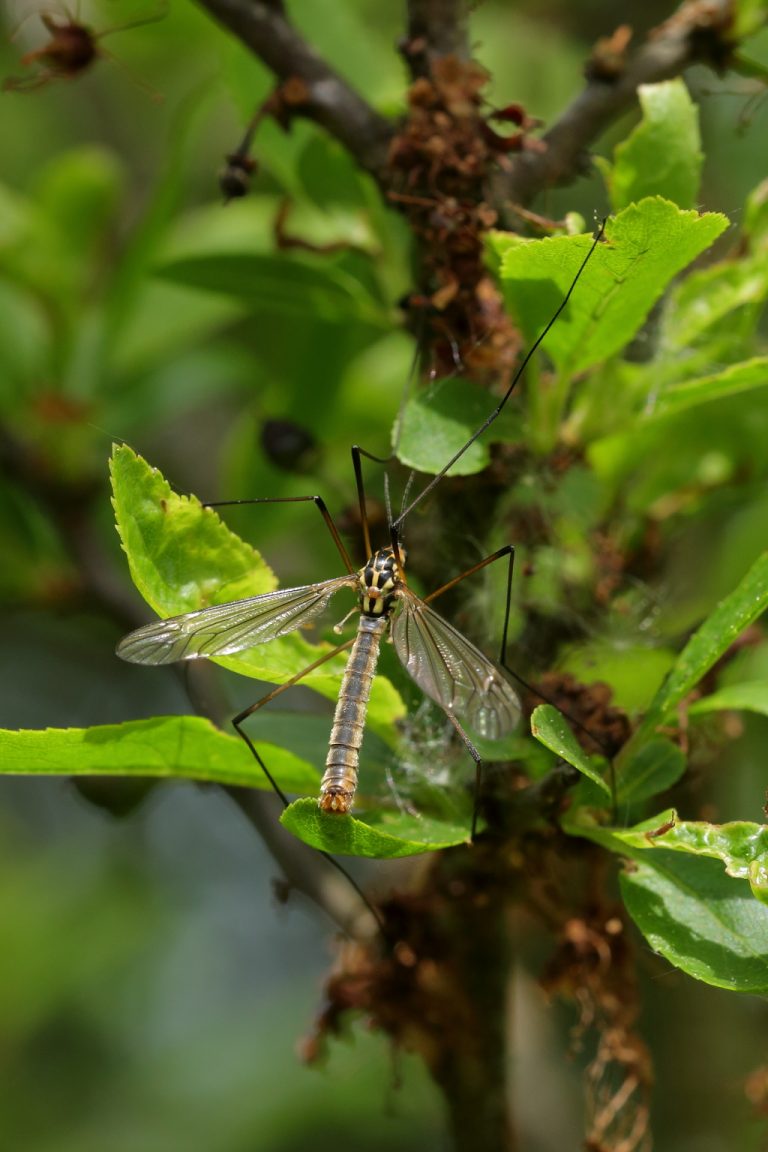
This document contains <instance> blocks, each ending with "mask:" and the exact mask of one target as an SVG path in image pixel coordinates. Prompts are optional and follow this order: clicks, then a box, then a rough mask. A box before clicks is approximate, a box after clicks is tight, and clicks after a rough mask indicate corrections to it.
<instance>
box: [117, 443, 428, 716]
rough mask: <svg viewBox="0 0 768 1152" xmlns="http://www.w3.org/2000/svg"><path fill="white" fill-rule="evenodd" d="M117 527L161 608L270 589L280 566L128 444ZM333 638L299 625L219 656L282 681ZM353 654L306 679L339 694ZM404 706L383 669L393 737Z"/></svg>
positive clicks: (381, 696)
mask: <svg viewBox="0 0 768 1152" xmlns="http://www.w3.org/2000/svg"><path fill="white" fill-rule="evenodd" d="M111 473H112V486H113V492H114V497H113V504H114V507H115V513H116V517H117V527H118V532H119V534H120V538H121V540H122V542H123V548H124V550H125V553H126V555H127V557H128V564H129V567H130V570H131V577H132V579H133V582H134V584H135V585H136V587H137V588H138V590H139V592H141V594H142V596H143V597H144V599H145V600H146V601H147V603H148V604H149V605H150V606H151V607H152V608H153V609H154V610H155V612H157V614H158V615H159V616H162V617H168V616H175V615H179V614H181V613H183V612H190V611H194V610H195V609H198V608H207V607H208V606H209V605H212V604H225V603H228V602H230V601H232V600H241V599H244V598H246V597H248V596H259V595H261V594H262V593H264V592H270V591H272V589H273V588H275V587H276V585H277V580H276V578H275V575H274V573H273V572H272V570H271V569H270V568H269V566H268V565H267V564H265V562H264V561H263V559H262V558H261V556H260V555H259V553H258V552H256V550H255V549H253V548H251V546H250V545H249V544H246V543H244V542H243V541H242V540H240V539H239V537H237V536H236V535H235V534H234V533H233V532H231V531H230V530H229V528H227V527H226V525H225V524H224V523H223V522H222V521H221V520H220V519H219V517H218V516H217V515H216V513H215V512H214V510H213V509H211V508H204V507H203V506H202V505H201V504H200V501H199V500H197V498H196V497H194V496H179V495H177V494H176V493H175V492H174V491H173V490H172V488H171V487H170V485H169V484H168V482H167V480H165V479H164V477H163V476H162V475H161V473H160V472H159V471H158V470H157V469H156V468H152V467H150V465H149V464H147V462H146V461H145V460H143V459H142V458H141V457H140V456H137V455H136V453H135V452H133V450H132V449H130V448H128V447H127V446H125V445H117V446H115V449H114V451H113V455H112V461H111ZM333 647H334V646H333V645H330V644H310V643H308V642H307V641H306V640H305V639H304V638H303V637H302V636H301V635H300V634H299V633H294V634H292V635H290V636H282V637H280V638H279V639H277V640H273V641H271V642H270V643H269V644H260V645H257V646H256V647H255V648H251V649H249V650H248V651H246V652H240V653H238V654H237V655H236V656H227V657H221V658H217V661H216V662H217V663H219V664H221V665H223V666H224V667H225V668H229V669H230V670H231V671H233V672H237V673H239V674H240V675H243V676H252V677H254V678H255V679H258V680H268V681H270V682H271V683H273V684H283V683H285V681H286V680H288V679H290V678H291V677H292V676H295V675H296V674H297V673H298V672H301V671H302V670H303V669H304V668H306V667H307V666H308V665H309V664H312V663H313V662H314V661H316V660H318V659H319V658H320V657H321V656H323V655H327V654H328V653H329V652H332V651H333ZM345 667H346V656H345V655H344V654H343V653H342V654H340V655H339V656H336V657H333V658H332V659H330V660H328V662H327V663H325V664H323V665H322V666H321V667H320V668H318V669H316V670H315V671H314V672H310V673H309V674H308V675H307V676H306V677H305V678H304V679H303V680H302V683H303V684H304V685H305V686H306V687H308V688H313V689H314V690H315V691H316V692H319V693H320V694H321V695H323V696H325V697H327V698H328V699H335V698H336V697H337V695H338V690H339V678H340V677H341V675H342V674H343V671H344V668H345ZM404 714H405V708H404V706H403V703H402V701H401V700H400V697H399V695H398V694H397V692H396V691H395V689H394V688H393V687H392V685H391V684H389V683H388V682H387V681H386V680H385V679H384V678H383V677H381V676H377V677H376V679H375V680H374V683H373V688H372V692H371V701H370V706H369V718H370V722H371V725H372V727H375V728H376V729H377V730H378V731H380V732H383V730H385V729H386V730H387V731H388V733H389V735H390V737H391V725H392V723H393V721H394V720H395V719H397V718H398V717H399V716H401V715H404Z"/></svg>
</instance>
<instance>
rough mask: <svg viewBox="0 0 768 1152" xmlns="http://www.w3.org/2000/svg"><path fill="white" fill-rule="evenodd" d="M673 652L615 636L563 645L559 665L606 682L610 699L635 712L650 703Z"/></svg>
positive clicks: (585, 677)
mask: <svg viewBox="0 0 768 1152" xmlns="http://www.w3.org/2000/svg"><path fill="white" fill-rule="evenodd" d="M675 655H676V654H675V652H673V651H671V650H670V649H669V648H646V647H638V646H635V645H632V644H627V643H626V642H625V641H624V638H623V637H619V639H618V640H617V642H616V643H613V644H611V643H610V642H600V641H595V642H594V643H587V644H583V645H579V646H578V647H574V648H570V649H567V650H566V652H565V655H564V657H563V658H562V659H561V661H560V666H561V667H562V669H563V671H565V672H571V673H572V674H573V675H574V676H575V677H576V679H577V680H581V681H583V682H585V683H592V682H594V681H595V680H601V681H604V682H605V683H607V684H610V686H611V689H612V693H613V696H612V699H613V703H614V704H616V706H617V707H618V708H623V709H624V711H625V712H629V713H637V712H641V711H644V710H645V709H646V708H647V707H648V705H649V704H650V702H651V699H652V698H653V694H654V692H656V690H657V689H658V687H659V684H660V683H661V681H662V680H663V678H664V676H665V675H666V674H667V672H668V671H669V669H670V668H671V666H672V664H673V663H674V661H675Z"/></svg>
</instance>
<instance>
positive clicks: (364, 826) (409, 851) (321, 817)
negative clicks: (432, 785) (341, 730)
mask: <svg viewBox="0 0 768 1152" xmlns="http://www.w3.org/2000/svg"><path fill="white" fill-rule="evenodd" d="M280 823H281V824H282V825H283V826H284V827H285V828H287V829H288V830H289V831H290V832H292V833H293V834H294V836H297V837H298V838H299V839H300V840H303V841H304V843H305V844H309V845H310V847H312V848H319V849H320V850H321V851H323V852H329V853H331V854H332V855H334V856H364V857H368V858H370V859H372V860H396V859H398V858H400V857H401V856H419V855H421V854H422V853H424V852H437V851H439V850H441V849H444V848H452V847H455V846H456V845H457V844H465V843H466V842H467V841H468V839H469V829H468V828H467V827H460V826H458V825H455V824H450V823H447V822H444V821H441V820H435V819H429V818H425V817H414V816H409V815H407V814H406V813H399V812H398V813H394V812H375V813H374V812H372V813H369V814H367V816H366V822H365V823H364V822H363V821H362V820H358V819H356V818H355V817H353V816H338V815H331V814H329V813H327V812H321V810H320V808H319V807H318V805H317V801H316V800H296V801H295V802H294V803H293V804H291V805H290V806H289V807H288V808H286V810H285V811H284V812H283V814H282V816H281V817H280Z"/></svg>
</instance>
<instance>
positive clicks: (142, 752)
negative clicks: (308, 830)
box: [0, 716, 319, 792]
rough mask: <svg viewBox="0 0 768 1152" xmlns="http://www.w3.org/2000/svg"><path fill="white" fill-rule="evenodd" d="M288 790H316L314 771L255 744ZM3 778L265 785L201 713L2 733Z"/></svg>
mask: <svg viewBox="0 0 768 1152" xmlns="http://www.w3.org/2000/svg"><path fill="white" fill-rule="evenodd" d="M259 751H260V752H263V755H264V758H265V761H266V763H267V766H268V767H269V770H270V772H271V773H272V775H273V776H274V778H275V780H276V781H277V783H278V784H279V785H280V787H281V788H283V789H284V790H285V791H286V792H307V791H314V790H315V789H316V788H317V784H318V778H319V776H318V772H317V769H316V768H314V767H313V766H312V765H311V764H308V763H307V762H306V761H305V760H301V759H299V757H298V756H294V755H293V753H291V752H287V751H286V750H285V749H284V748H278V747H276V746H275V745H273V744H261V743H260V744H259ZM0 773H3V774H6V775H24V776H151V777H162V778H171V777H180V778H186V779H191V780H205V781H208V782H209V783H212V784H232V785H243V786H245V787H248V788H270V787H271V785H270V783H269V781H268V780H267V778H266V776H265V775H264V773H263V771H262V770H261V768H260V767H259V765H258V763H257V762H256V760H255V759H254V757H253V756H252V755H251V753H250V752H249V751H248V748H247V747H246V745H245V743H244V742H243V741H242V740H241V739H240V737H239V736H229V735H227V734H226V733H224V732H221V731H220V730H219V729H218V728H216V727H214V725H213V724H211V723H210V722H209V721H208V720H204V719H202V717H199V716H158V717H156V718H154V719H151V720H132V721H129V722H128V723H125V724H104V725H100V726H99V727H95V728H47V729H45V730H37V729H35V730H28V731H25V730H22V731H20V732H6V731H0Z"/></svg>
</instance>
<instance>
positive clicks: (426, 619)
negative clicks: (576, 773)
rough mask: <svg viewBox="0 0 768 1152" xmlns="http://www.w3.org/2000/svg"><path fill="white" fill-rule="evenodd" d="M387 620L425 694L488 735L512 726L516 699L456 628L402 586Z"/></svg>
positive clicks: (502, 732) (400, 652)
mask: <svg viewBox="0 0 768 1152" xmlns="http://www.w3.org/2000/svg"><path fill="white" fill-rule="evenodd" d="M400 603H401V607H400V610H399V612H397V614H396V615H395V616H394V617H393V619H392V624H391V628H390V631H391V635H392V642H393V644H394V645H395V651H396V652H397V655H398V656H399V658H400V660H401V661H402V663H403V665H404V666H405V668H406V669H407V670H408V672H409V673H410V675H411V676H412V677H413V679H414V680H415V681H416V683H417V684H418V686H419V688H421V690H422V692H424V693H425V694H426V695H427V696H429V697H430V698H431V699H432V700H434V701H435V703H437V704H439V705H440V707H441V708H444V709H445V711H446V712H452V713H454V714H455V715H456V717H457V718H458V719H462V720H465V721H466V723H467V724H468V725H469V727H470V728H472V729H473V731H475V732H477V733H478V734H479V735H480V736H486V737H488V738H489V739H491V740H494V739H496V738H497V737H499V736H504V735H505V734H506V733H507V732H509V731H511V729H512V728H514V726H515V724H516V723H517V721H518V719H519V718H520V701H519V700H518V698H517V696H516V694H515V692H514V691H513V689H512V687H511V685H510V684H508V683H507V681H506V680H505V679H504V677H503V676H502V674H501V672H499V670H498V669H497V668H495V667H494V665H493V664H492V663H491V662H490V660H488V659H487V658H486V657H485V656H483V654H482V652H481V651H480V650H479V649H478V648H475V646H474V644H471V643H470V642H469V640H467V638H466V637H465V636H462V634H461V632H458V631H457V630H456V629H455V628H454V627H453V625H451V624H449V623H448V622H447V620H443V618H442V616H438V615H437V613H436V612H433V611H432V609H431V608H428V607H427V605H426V604H424V603H423V602H422V601H421V600H419V599H418V597H416V596H414V595H413V593H412V592H409V591H408V590H407V589H403V590H402V591H401V595H400Z"/></svg>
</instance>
